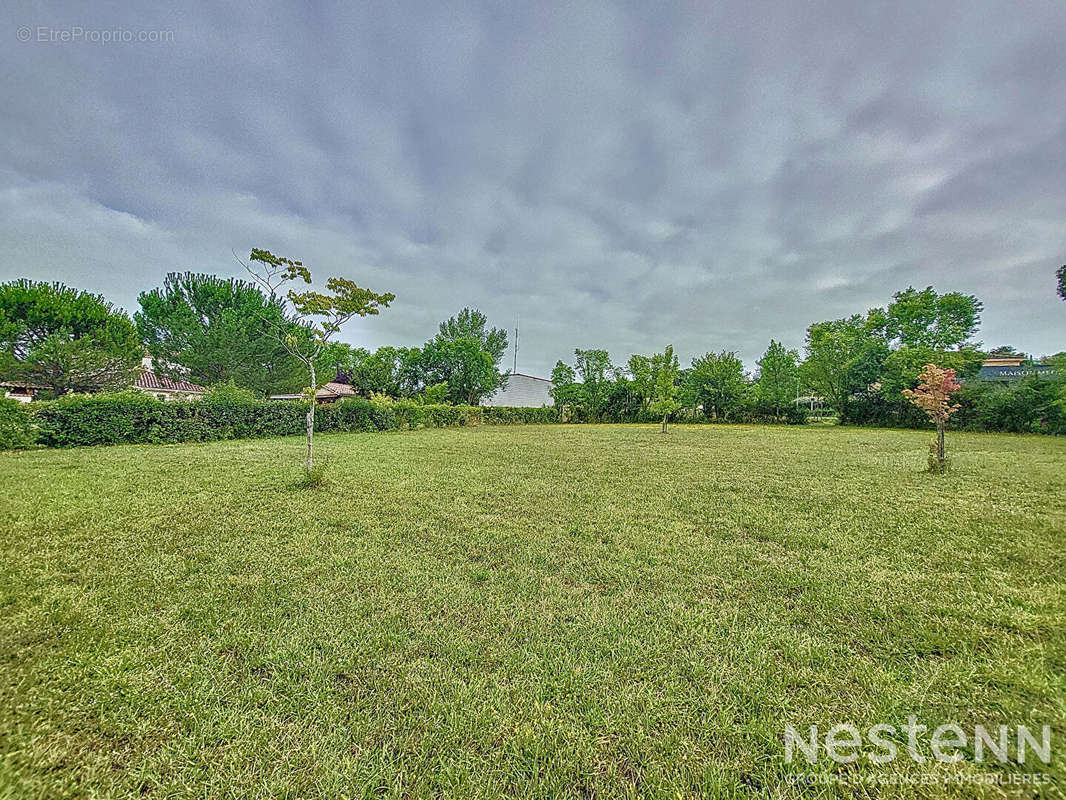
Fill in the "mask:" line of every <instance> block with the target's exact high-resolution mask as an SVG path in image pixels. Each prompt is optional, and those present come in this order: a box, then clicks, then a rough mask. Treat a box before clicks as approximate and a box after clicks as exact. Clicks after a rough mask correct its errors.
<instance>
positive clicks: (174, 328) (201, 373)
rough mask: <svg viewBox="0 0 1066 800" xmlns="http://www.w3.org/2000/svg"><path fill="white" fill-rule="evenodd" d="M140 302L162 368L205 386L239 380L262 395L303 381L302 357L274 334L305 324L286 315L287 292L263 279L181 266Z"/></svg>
mask: <svg viewBox="0 0 1066 800" xmlns="http://www.w3.org/2000/svg"><path fill="white" fill-rule="evenodd" d="M138 301H139V302H140V304H141V310H140V311H139V312H137V313H136V314H135V315H134V319H135V320H136V322H137V329H138V331H139V332H140V335H141V339H142V341H143V342H144V344H145V347H146V348H147V349H148V352H149V354H150V355H151V356H152V358H153V361H154V368H155V369H156V370H157V371H160V372H163V373H164V374H167V375H169V376H170V377H171V378H175V379H192V380H194V381H196V382H197V383H202V384H205V385H212V384H216V383H225V382H226V381H233V382H234V383H236V384H237V385H238V386H243V387H245V388H248V389H252V390H254V391H256V392H259V393H260V394H270V393H271V392H277V391H287V390H289V389H292V388H293V386H294V385H295V386H299V385H300V383H302V379H301V378H300V374H301V372H302V371H303V367H302V364H301V363H300V361H299V360H297V359H296V358H293V356H292V355H290V354H289V352H288V351H287V350H286V349H285V347H284V346H283V345H282V344H280V343H279V342H278V340H277V338H276V337H274V336H273V332H275V331H279V330H282V329H285V330H287V332H288V333H292V334H299V330H298V329H299V325H297V324H296V323H295V322H291V321H289V320H287V319H286V318H285V310H284V300H283V299H282V298H276V297H271V298H268V297H266V296H265V295H264V294H263V292H262V291H261V290H260V288H259V287H258V286H256V285H255V284H253V283H248V282H246V281H239V280H236V279H235V278H219V277H217V276H215V275H201V274H196V273H192V272H183V273H176V272H173V273H171V274H169V275H167V277H166V279H165V280H164V282H163V285H162V286H161V287H159V288H157V289H153V290H152V291H150V292H142V293H141V295H140V297H139V298H138Z"/></svg>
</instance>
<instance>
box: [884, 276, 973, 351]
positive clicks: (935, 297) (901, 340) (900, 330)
mask: <svg viewBox="0 0 1066 800" xmlns="http://www.w3.org/2000/svg"><path fill="white" fill-rule="evenodd" d="M983 308H984V306H983V305H982V303H981V301H980V300H978V299H977V298H976V297H974V296H973V295H968V294H962V293H961V292H947V293H945V294H938V293H937V292H936V290H935V289H934V288H933V287H932V286H927V287H926V288H925V289H922V290H920V291H919V290H918V289H915V288H914V287H913V286H910V287H908V288H906V289H904V290H903V291H901V292H896V294H895V295H894V299H893V301H892V302H891V303H890V304H889V306H888V308H887V309H880V308H875V309H872V310H871V311H870V312H869V314H868V317H867V326H868V327H869V328H870V330H871V331H875V332H877V333H879V334H880V335H881V336H882V337H883V338H884V339H885V341H886V342H887V343H888V345H889V347H890V348H892V349H899V348H903V347H924V348H927V349H929V350H931V351H934V352H937V351H943V350H953V349H957V348H960V347H963V346H964V345H966V344H968V343H969V341H970V339H971V338H972V337H973V335H974V334H975V333H976V332H977V327H978V326H979V325H980V323H981V311H982V310H983Z"/></svg>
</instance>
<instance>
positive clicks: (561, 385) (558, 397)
mask: <svg viewBox="0 0 1066 800" xmlns="http://www.w3.org/2000/svg"><path fill="white" fill-rule="evenodd" d="M549 393H550V394H551V397H552V402H553V403H555V407H556V408H558V409H560V410H563V409H566V408H573V407H574V406H576V405H577V404H578V402H579V400H580V399H581V387H580V386H578V384H577V376H576V375H575V373H574V368H573V367H571V366H570V365H569V364H564V363H563V362H562V361H556V362H555V368H554V369H553V370H552V388H551V389H550V390H549Z"/></svg>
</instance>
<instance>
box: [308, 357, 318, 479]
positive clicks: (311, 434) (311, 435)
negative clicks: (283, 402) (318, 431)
mask: <svg viewBox="0 0 1066 800" xmlns="http://www.w3.org/2000/svg"><path fill="white" fill-rule="evenodd" d="M310 371H311V397H310V398H309V400H308V403H309V405H308V407H307V474H308V475H310V474H311V469H312V468H313V467H314V465H315V462H314V456H313V451H314V443H315V394H317V392H318V386H317V385H316V383H315V368H314V365H313V364H312V365H311V366H310Z"/></svg>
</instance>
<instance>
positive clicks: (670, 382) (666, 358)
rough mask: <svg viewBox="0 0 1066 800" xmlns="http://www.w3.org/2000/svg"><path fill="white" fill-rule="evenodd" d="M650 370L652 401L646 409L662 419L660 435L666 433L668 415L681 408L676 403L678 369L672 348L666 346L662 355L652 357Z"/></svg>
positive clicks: (657, 354) (671, 346) (679, 404)
mask: <svg viewBox="0 0 1066 800" xmlns="http://www.w3.org/2000/svg"><path fill="white" fill-rule="evenodd" d="M650 368H651V369H650V374H651V384H652V401H651V403H650V404H649V406H648V409H649V410H650V411H651V412H652V413H653V414H655V415H656V416H661V417H662V418H663V427H662V433H666V426H667V423H668V422H669V421H670V415H671V414H673V413H674V412H675V411H677V410H678V409H679V408H681V403H679V402H678V401H677V395H678V378H679V375H680V369H679V366H678V362H677V356H676V355H674V346H673V345H667V346H666V350H664V351H663V352H662V353H656V354H655V355H654V356H652V357H651V360H650Z"/></svg>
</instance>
